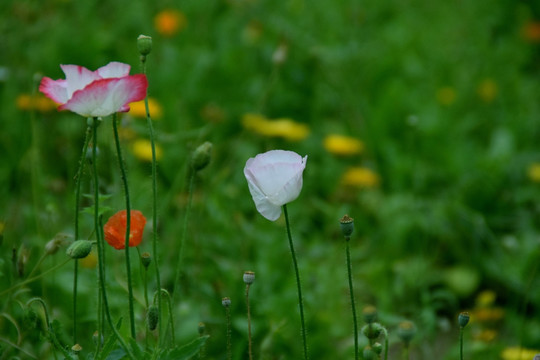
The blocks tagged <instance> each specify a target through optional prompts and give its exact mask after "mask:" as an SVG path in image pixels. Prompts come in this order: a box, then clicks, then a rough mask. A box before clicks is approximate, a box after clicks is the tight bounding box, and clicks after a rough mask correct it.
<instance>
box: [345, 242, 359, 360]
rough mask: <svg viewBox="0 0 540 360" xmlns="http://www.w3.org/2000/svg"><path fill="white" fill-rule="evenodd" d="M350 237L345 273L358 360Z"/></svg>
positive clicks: (346, 249) (355, 356) (346, 250)
mask: <svg viewBox="0 0 540 360" xmlns="http://www.w3.org/2000/svg"><path fill="white" fill-rule="evenodd" d="M350 239H351V238H350V236H346V237H345V241H346V248H345V252H346V253H347V273H348V277H349V294H350V296H351V307H352V316H353V329H354V358H355V359H356V360H358V323H357V320H356V305H355V302H354V291H353V281H352V266H351V251H350V247H349V240H350Z"/></svg>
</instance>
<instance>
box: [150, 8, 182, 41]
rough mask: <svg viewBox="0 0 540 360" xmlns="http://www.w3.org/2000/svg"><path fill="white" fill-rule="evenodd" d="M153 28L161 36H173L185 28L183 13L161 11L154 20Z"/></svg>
mask: <svg viewBox="0 0 540 360" xmlns="http://www.w3.org/2000/svg"><path fill="white" fill-rule="evenodd" d="M154 26H155V27H156V30H157V32H158V33H160V34H161V35H163V36H173V35H174V34H176V33H177V32H179V31H181V30H183V29H184V28H185V27H186V26H187V19H186V16H185V15H184V13H182V12H181V11H178V10H171V9H169V10H163V11H161V12H159V13H158V14H157V15H156V17H155V18H154Z"/></svg>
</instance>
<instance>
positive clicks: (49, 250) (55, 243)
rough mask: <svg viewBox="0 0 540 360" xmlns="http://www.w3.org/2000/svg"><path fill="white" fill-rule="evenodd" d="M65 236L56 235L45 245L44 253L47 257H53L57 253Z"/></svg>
mask: <svg viewBox="0 0 540 360" xmlns="http://www.w3.org/2000/svg"><path fill="white" fill-rule="evenodd" d="M66 238H67V236H66V235H65V234H57V235H56V236H55V237H54V238H53V239H52V240H50V241H49V242H48V243H47V244H45V253H46V254H47V255H54V254H56V253H57V252H58V250H59V249H60V247H61V246H62V245H63V244H64V241H65V239H66Z"/></svg>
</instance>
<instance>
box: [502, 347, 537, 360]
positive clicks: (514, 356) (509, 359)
mask: <svg viewBox="0 0 540 360" xmlns="http://www.w3.org/2000/svg"><path fill="white" fill-rule="evenodd" d="M539 353H540V351H538V350H533V349H523V348H519V347H517V346H516V347H509V348H506V349H504V350H503V352H502V353H501V358H502V359H503V360H531V359H532V358H534V356H535V355H536V354H539Z"/></svg>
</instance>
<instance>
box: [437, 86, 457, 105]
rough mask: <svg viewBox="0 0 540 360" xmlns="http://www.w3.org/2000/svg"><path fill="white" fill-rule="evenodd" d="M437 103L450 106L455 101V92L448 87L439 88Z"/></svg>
mask: <svg viewBox="0 0 540 360" xmlns="http://www.w3.org/2000/svg"><path fill="white" fill-rule="evenodd" d="M437 101H438V102H439V104H441V105H445V106H448V105H452V104H453V103H454V102H455V101H456V90H455V89H454V88H453V87H450V86H445V87H442V88H440V89H439V90H437Z"/></svg>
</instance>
